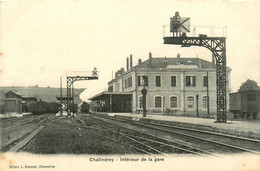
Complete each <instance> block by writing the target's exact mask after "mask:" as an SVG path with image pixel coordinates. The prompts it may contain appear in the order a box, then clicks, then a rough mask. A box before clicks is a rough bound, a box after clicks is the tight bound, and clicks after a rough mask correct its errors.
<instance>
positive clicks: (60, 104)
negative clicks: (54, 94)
mask: <svg viewBox="0 0 260 171" xmlns="http://www.w3.org/2000/svg"><path fill="white" fill-rule="evenodd" d="M62 110H63V109H62V77H60V115H61V116H62Z"/></svg>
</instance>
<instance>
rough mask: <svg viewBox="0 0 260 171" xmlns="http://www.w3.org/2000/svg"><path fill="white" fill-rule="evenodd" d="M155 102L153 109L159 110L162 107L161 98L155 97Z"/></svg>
mask: <svg viewBox="0 0 260 171" xmlns="http://www.w3.org/2000/svg"><path fill="white" fill-rule="evenodd" d="M154 101H155V108H161V107H162V97H160V96H157V97H155V98H154Z"/></svg>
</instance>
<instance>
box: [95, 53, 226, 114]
mask: <svg viewBox="0 0 260 171" xmlns="http://www.w3.org/2000/svg"><path fill="white" fill-rule="evenodd" d="M129 60H130V61H129ZM132 61H133V57H132V55H130V58H127V59H126V71H125V70H124V68H121V69H120V70H118V71H117V72H116V73H115V78H114V79H112V80H111V81H109V82H108V91H105V92H102V93H99V94H97V95H95V96H93V97H91V98H90V100H92V101H95V102H98V103H99V104H100V108H99V109H98V110H99V111H103V112H132V113H140V112H142V110H143V103H142V100H143V95H142V93H141V90H142V89H143V88H144V86H145V88H146V89H147V95H146V109H147V113H148V114H149V113H150V114H152V113H154V114H163V113H168V114H171V113H174V114H194V115H195V114H196V111H197V110H198V111H199V113H200V114H201V113H207V109H208V105H209V111H210V113H217V101H216V99H217V92H216V65H215V60H214V58H213V57H212V61H206V60H203V59H200V58H198V57H197V58H187V57H181V56H180V54H177V56H176V57H152V53H149V58H148V59H147V60H145V61H143V62H142V60H141V59H139V60H138V64H137V65H136V66H132ZM226 71H227V75H226V76H227V86H226V87H227V96H226V97H227V111H228V107H229V93H230V72H231V69H230V68H228V67H227V69H226ZM207 94H208V96H207ZM207 97H209V104H208V103H207V102H208V100H207ZM197 108H198V109H197Z"/></svg>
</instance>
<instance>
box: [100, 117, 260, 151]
mask: <svg viewBox="0 0 260 171" xmlns="http://www.w3.org/2000/svg"><path fill="white" fill-rule="evenodd" d="M102 118H104V117H102ZM105 118H106V119H110V120H114V121H119V122H124V123H129V124H134V125H136V126H140V127H145V128H148V129H153V130H157V131H161V132H166V133H170V134H171V135H172V136H173V135H174V136H176V135H177V136H179V137H185V138H188V139H189V140H188V141H192V140H196V141H198V142H203V143H205V142H206V143H208V144H211V145H217V146H219V147H226V148H228V149H232V150H231V151H234V152H247V153H253V154H258V155H259V154H260V153H259V151H260V149H259V146H260V141H259V140H257V139H249V138H244V137H237V136H233V135H226V134H220V133H216V132H209V131H203V130H198V129H190V128H183V127H177V126H172V125H166V124H158V123H151V122H143V121H133V120H126V119H122V118H115V117H105ZM244 146H246V148H245V147H244Z"/></svg>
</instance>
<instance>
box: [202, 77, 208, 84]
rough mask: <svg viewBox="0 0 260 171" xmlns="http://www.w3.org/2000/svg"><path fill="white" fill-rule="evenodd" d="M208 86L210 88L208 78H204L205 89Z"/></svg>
mask: <svg viewBox="0 0 260 171" xmlns="http://www.w3.org/2000/svg"><path fill="white" fill-rule="evenodd" d="M207 86H208V77H207V76H203V87H207Z"/></svg>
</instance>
